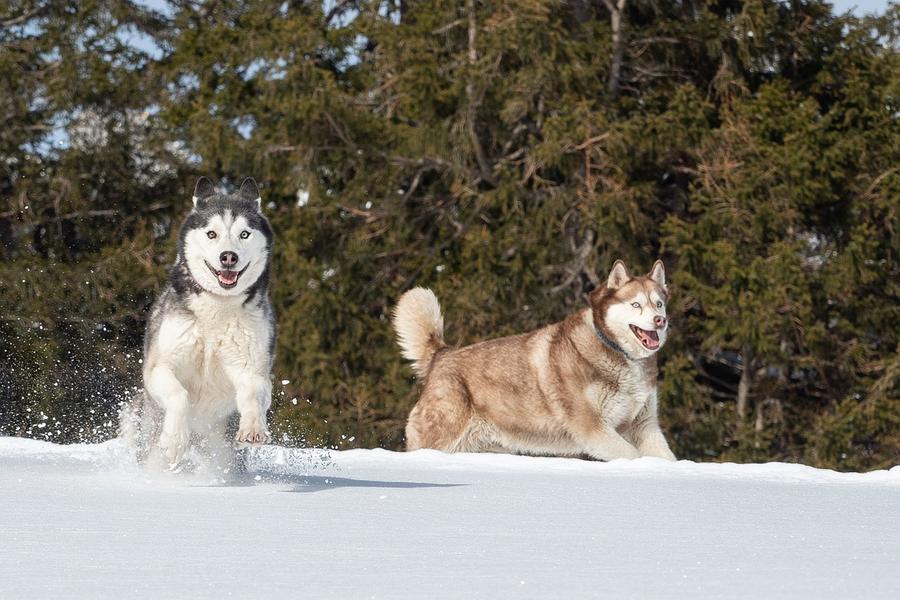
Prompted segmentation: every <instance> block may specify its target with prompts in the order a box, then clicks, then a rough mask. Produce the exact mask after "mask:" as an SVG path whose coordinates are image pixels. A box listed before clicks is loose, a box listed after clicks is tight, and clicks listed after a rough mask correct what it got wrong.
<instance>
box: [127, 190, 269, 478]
mask: <svg viewBox="0 0 900 600" xmlns="http://www.w3.org/2000/svg"><path fill="white" fill-rule="evenodd" d="M193 203H194V205H193V209H192V210H191V212H190V214H189V215H188V216H187V219H186V220H185V221H184V223H183V224H182V226H181V231H180V234H179V236H178V255H177V258H176V259H175V264H174V265H173V266H172V268H171V270H170V272H169V281H168V284H167V285H166V287H165V289H164V290H163V292H162V294H161V295H160V296H159V298H157V300H156V302H155V304H154V305H153V308H152V309H151V312H150V318H149V320H148V321H147V329H146V334H145V338H144V358H143V380H144V391H143V393H142V394H140V395H138V396H137V397H136V398H135V399H134V401H133V402H132V403H131V404H130V405H129V406H127V407H126V408H125V409H124V410H123V412H122V417H121V428H122V433H123V437H126V438H130V439H131V441H133V442H135V444H136V446H137V448H138V453H139V456H140V457H141V458H145V459H147V460H148V462H153V463H158V464H161V465H168V466H169V467H170V468H174V467H175V466H177V465H178V464H179V463H180V462H181V461H182V459H183V457H184V455H185V452H186V451H187V450H188V448H189V447H190V446H191V443H192V441H197V442H199V445H200V446H201V447H207V448H208V449H209V450H210V452H211V454H213V455H219V456H226V457H228V456H229V455H230V453H231V452H233V450H232V444H230V443H228V442H227V441H226V439H225V436H226V427H227V423H228V421H229V419H230V417H232V416H233V415H234V413H235V412H237V413H238V414H239V416H240V420H239V423H238V426H237V434H236V436H235V439H236V441H237V442H238V443H239V444H242V445H243V444H263V443H266V442H268V441H269V430H268V427H267V425H266V411H267V410H268V409H269V406H270V405H271V401H272V382H271V372H272V361H273V357H274V348H275V315H274V312H273V310H272V304H271V302H270V300H269V292H268V288H269V269H270V267H269V265H270V259H271V253H272V241H273V234H272V229H271V227H270V226H269V222H268V220H267V219H266V218H265V217H264V216H263V214H262V212H261V205H262V200H261V198H260V195H259V188H258V187H257V185H256V182H255V181H253V179H249V178H248V179H246V180H245V181H244V182H243V184H242V185H241V187H240V191H239V192H238V193H236V194H223V193H220V192H218V191H217V190H216V189H215V188H214V187H213V184H212V183H211V182H210V181H209V179H207V178H205V177H201V178H200V180H199V181H198V182H197V185H196V188H195V190H194V197H193Z"/></svg>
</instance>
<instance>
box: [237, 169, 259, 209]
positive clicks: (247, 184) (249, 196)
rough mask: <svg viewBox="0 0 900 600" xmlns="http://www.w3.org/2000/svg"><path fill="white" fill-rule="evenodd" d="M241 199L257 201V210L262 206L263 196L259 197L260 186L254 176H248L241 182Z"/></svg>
mask: <svg viewBox="0 0 900 600" xmlns="http://www.w3.org/2000/svg"><path fill="white" fill-rule="evenodd" d="M241 200H246V201H247V202H256V210H259V209H260V207H261V206H262V198H260V197H259V187H258V186H257V185H256V182H255V181H254V180H253V178H252V177H248V178H247V179H245V180H244V183H242V184H241Z"/></svg>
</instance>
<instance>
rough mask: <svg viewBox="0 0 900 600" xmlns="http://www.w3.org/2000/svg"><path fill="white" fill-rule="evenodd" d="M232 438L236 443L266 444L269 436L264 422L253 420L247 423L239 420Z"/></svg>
mask: <svg viewBox="0 0 900 600" xmlns="http://www.w3.org/2000/svg"><path fill="white" fill-rule="evenodd" d="M234 439H235V441H236V442H237V443H238V444H267V443H268V442H269V439H271V438H270V436H269V430H268V429H267V428H266V426H265V424H264V423H263V422H262V421H258V420H254V421H250V422H247V423H244V422H241V424H240V427H239V428H238V431H237V435H235V436H234Z"/></svg>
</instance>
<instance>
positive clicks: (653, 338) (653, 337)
mask: <svg viewBox="0 0 900 600" xmlns="http://www.w3.org/2000/svg"><path fill="white" fill-rule="evenodd" d="M629 327H631V333H633V334H634V337H636V338H637V339H638V340H639V341H640V342H641V345H642V346H643V347H644V348H646V349H647V350H656V349H657V348H659V334H658V333H656V332H655V331H647V330H646V329H641V328H640V327H638V326H637V325H629Z"/></svg>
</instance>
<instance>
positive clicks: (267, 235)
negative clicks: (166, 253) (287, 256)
mask: <svg viewBox="0 0 900 600" xmlns="http://www.w3.org/2000/svg"><path fill="white" fill-rule="evenodd" d="M193 200H194V208H193V210H192V211H191V214H190V215H188V218H187V219H186V220H185V222H184V225H182V227H181V234H180V235H179V237H178V262H179V263H182V264H183V265H184V266H185V267H186V268H187V271H188V273H189V275H190V277H191V279H192V280H193V282H194V284H195V285H197V286H199V287H200V288H201V289H202V290H204V291H206V292H209V293H211V294H218V295H220V296H237V295H239V294H243V293H246V292H248V291H251V290H255V289H256V287H255V286H256V284H257V282H260V283H265V278H266V277H267V276H268V268H269V255H270V253H271V250H272V229H271V228H270V227H269V222H268V220H266V218H265V217H264V216H263V214H262V212H261V206H262V199H261V198H260V196H259V188H258V187H257V186H256V182H255V181H253V179H251V178H249V177H248V178H247V179H245V180H244V183H242V184H241V189H240V191H239V192H238V193H237V194H220V193H218V192H217V191H216V189H215V188H214V187H213V184H212V182H210V180H209V179H207V178H206V177H201V178H200V180H199V181H198V182H197V186H196V187H195V188H194V198H193Z"/></svg>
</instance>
